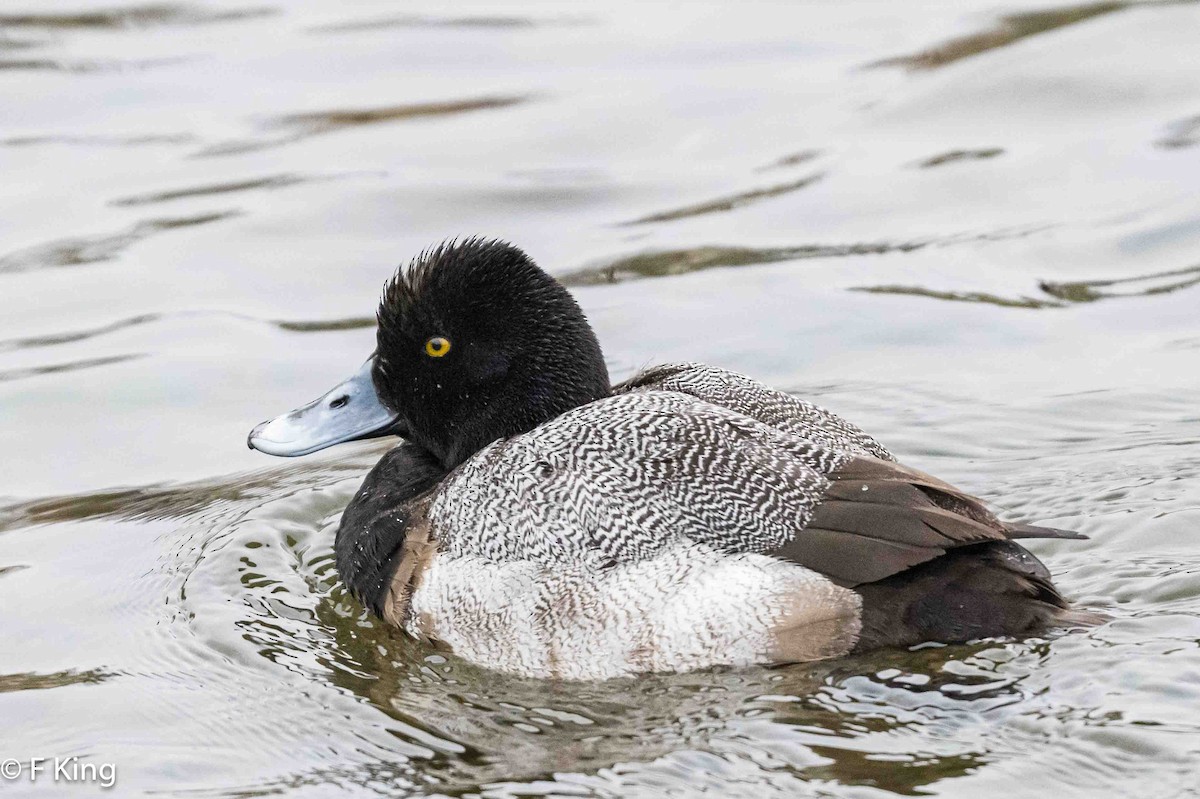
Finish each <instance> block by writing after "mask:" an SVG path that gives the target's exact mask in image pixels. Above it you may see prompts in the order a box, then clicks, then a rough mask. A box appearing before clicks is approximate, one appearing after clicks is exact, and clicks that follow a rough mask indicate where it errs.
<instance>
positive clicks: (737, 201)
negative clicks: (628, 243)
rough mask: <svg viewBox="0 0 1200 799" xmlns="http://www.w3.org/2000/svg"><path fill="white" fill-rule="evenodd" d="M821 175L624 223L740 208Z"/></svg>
mask: <svg viewBox="0 0 1200 799" xmlns="http://www.w3.org/2000/svg"><path fill="white" fill-rule="evenodd" d="M822 177H823V176H822V175H820V174H816V175H809V176H808V177H804V178H800V179H799V180H792V181H789V182H787V183H780V184H777V185H775V186H766V187H764V188H761V189H751V190H750V191H743V192H739V193H738V194H731V195H729V196H727V197H719V198H717V199H715V200H708V201H706V202H702V203H697V204H695V205H687V206H684V207H683V208H676V209H673V210H670V211H660V212H658V213H654V214H647V215H646V216H642V217H638V218H637V219H634V220H631V221H629V222H625V223H623V224H626V225H644V224H647V223H649V222H673V221H674V220H676V219H686V218H688V217H692V216H703V215H704V214H712V213H718V212H721V211H732V210H734V209H735V208H741V207H742V206H744V205H749V204H751V203H754V202H758V201H759V200H766V199H770V198H772V197H779V196H781V195H784V194H789V193H791V192H793V191H799V190H800V189H804V188H808V187H809V186H811V185H813V184H814V183H816V182H817V181H819V180H820V179H821V178H822Z"/></svg>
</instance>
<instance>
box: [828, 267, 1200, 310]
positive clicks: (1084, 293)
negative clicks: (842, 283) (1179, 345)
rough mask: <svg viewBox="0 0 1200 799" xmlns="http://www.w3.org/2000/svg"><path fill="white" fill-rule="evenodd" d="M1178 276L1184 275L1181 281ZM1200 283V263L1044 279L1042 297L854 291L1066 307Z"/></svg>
mask: <svg viewBox="0 0 1200 799" xmlns="http://www.w3.org/2000/svg"><path fill="white" fill-rule="evenodd" d="M1177 278H1183V279H1182V280H1179V279H1177ZM1196 285H1200V266H1192V267H1188V268H1187V269H1175V270H1172V271H1169V272H1155V273H1153V274H1149V275H1139V276H1137V277H1126V278H1115V279H1108V280H1073V281H1068V282H1062V283H1058V282H1054V281H1050V280H1043V281H1040V282H1039V283H1038V287H1039V288H1040V289H1041V290H1042V291H1044V292H1045V293H1046V294H1049V295H1050V296H1051V297H1053V298H1054V299H1044V298H1040V297H1027V296H1023V295H1021V296H1016V297H1005V296H1001V295H998V294H990V293H987V292H979V291H940V290H937V289H928V288H923V287H921V286H896V285H892V286H855V287H853V288H851V289H849V290H850V291H861V292H865V293H867V294H899V295H904V296H912V297H927V298H929V299H934V300H948V301H951V302H975V303H983V304H986V305H998V306H1000V307H1003V308H1031V309H1038V308H1066V307H1068V306H1070V305H1072V304H1078V303H1088V302H1096V301H1097V300H1106V299H1114V298H1120V297H1151V296H1154V295H1157V294H1170V293H1172V292H1176V291H1180V290H1182V289H1188V288H1191V287H1193V286H1196ZM1125 286H1131V288H1129V289H1128V290H1125V289H1123V288H1122V290H1117V291H1105V290H1104V289H1111V288H1114V287H1125Z"/></svg>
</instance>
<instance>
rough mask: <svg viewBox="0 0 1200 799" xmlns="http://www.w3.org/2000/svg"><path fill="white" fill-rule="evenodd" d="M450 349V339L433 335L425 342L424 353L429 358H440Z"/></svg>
mask: <svg viewBox="0 0 1200 799" xmlns="http://www.w3.org/2000/svg"><path fill="white" fill-rule="evenodd" d="M449 351H450V339H448V338H443V337H442V336H434V337H433V338H431V339H429V341H426V342H425V354H426V355H428V356H429V357H431V358H441V357H442V356H443V355H445V354H446V353H447V352H449Z"/></svg>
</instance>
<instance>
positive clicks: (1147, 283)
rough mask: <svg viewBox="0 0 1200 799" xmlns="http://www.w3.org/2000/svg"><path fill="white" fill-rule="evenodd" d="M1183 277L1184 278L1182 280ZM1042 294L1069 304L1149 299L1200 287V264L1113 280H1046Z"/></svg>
mask: <svg viewBox="0 0 1200 799" xmlns="http://www.w3.org/2000/svg"><path fill="white" fill-rule="evenodd" d="M1178 278H1182V279H1178ZM1039 285H1040V286H1041V289H1042V291H1044V292H1046V293H1047V294H1049V295H1051V296H1053V297H1058V298H1060V299H1063V300H1067V301H1069V302H1077V303H1078V302H1095V301H1097V300H1103V299H1111V298H1114V297H1148V296H1152V295H1154V294H1170V293H1172V292H1175V291H1179V290H1180V289H1186V288H1191V287H1192V286H1195V285H1200V264H1198V265H1196V266H1189V267H1188V268H1186V269H1175V270H1172V271H1169V272H1155V273H1153V274H1149V275H1138V276H1136V277H1125V278H1116V279H1112V280H1075V281H1070V282H1063V283H1054V282H1050V281H1042V282H1041V283H1040V284H1039ZM1124 286H1132V288H1131V289H1129V290H1118V291H1102V289H1111V288H1114V287H1124Z"/></svg>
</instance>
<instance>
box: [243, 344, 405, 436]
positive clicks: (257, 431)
mask: <svg viewBox="0 0 1200 799" xmlns="http://www.w3.org/2000/svg"><path fill="white" fill-rule="evenodd" d="M374 363H375V356H374V355H372V356H371V357H370V358H368V359H367V360H366V362H365V363H364V364H363V365H362V367H360V368H359V370H358V371H357V372H355V373H354V374H353V375H352V376H351V377H350V378H349V379H347V380H344V381H342V382H341V383H338V384H337V385H336V386H334V387H333V388H332V389H330V390H329V391H327V392H326V393H325V394H323V395H322V396H320V397H318V398H317V399H315V400H313V401H312V402H310V403H308V404H307V405H305V406H303V407H300V408H297V409H296V410H294V411H290V412H288V413H285V414H283V415H282V416H276V417H275V418H274V419H268V420H267V421H265V422H263V423H262V424H259V425H258V426H256V427H255V428H254V429H253V430H251V431H250V437H249V438H248V439H246V443H247V444H248V445H249V446H250V449H256V450H258V451H260V452H265V453H267V454H268V455H280V456H283V457H287V458H291V457H295V456H298V455H307V454H309V453H310V452H317V451H318V450H322V449H325V448H326V447H332V446H333V445H334V444H341V443H342V442H345V441H358V440H360V439H364V438H376V437H378V436H386V435H393V434H397V433H398V432H399V431H398V429H397V419H398V416H397V414H395V413H393V412H392V411H390V410H388V409H387V408H386V407H384V405H383V403H382V402H380V401H379V395H378V394H377V393H376V392H375V384H374V383H373V382H372V380H371V366H372V365H373V364H374Z"/></svg>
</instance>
